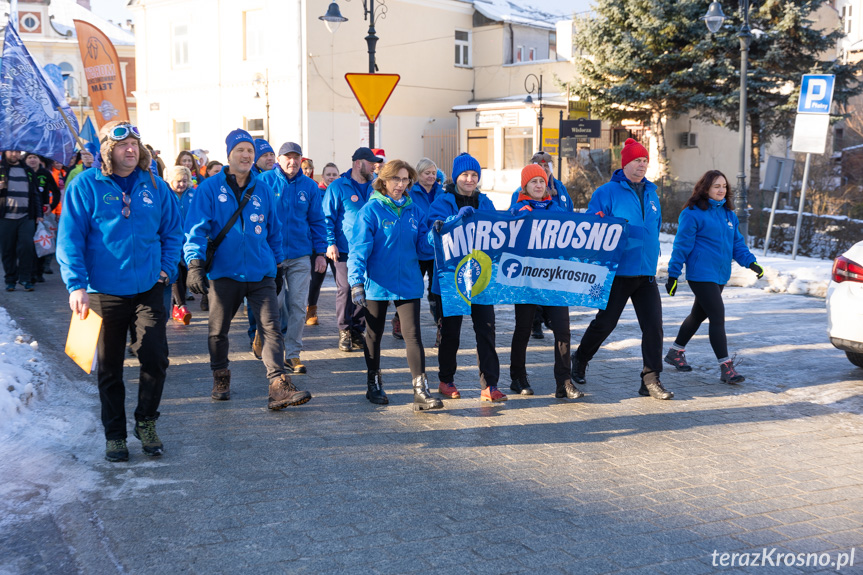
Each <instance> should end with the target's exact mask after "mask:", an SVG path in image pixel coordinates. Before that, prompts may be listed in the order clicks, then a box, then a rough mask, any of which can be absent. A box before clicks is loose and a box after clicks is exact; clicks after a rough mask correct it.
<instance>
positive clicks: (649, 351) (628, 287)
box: [552, 276, 662, 373]
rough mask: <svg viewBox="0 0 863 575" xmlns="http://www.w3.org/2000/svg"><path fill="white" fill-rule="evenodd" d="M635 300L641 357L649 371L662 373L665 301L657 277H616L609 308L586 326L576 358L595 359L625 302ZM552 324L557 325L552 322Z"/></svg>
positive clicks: (599, 312) (600, 312) (614, 325)
mask: <svg viewBox="0 0 863 575" xmlns="http://www.w3.org/2000/svg"><path fill="white" fill-rule="evenodd" d="M629 300H632V307H633V308H635V316H636V317H637V318H638V326H639V327H640V328H641V357H642V360H643V361H644V367H645V368H646V369H647V370H648V371H655V372H657V373H659V372H661V371H662V301H661V300H660V299H659V289H658V288H657V286H656V278H655V277H654V276H617V277H615V278H614V282H613V283H612V284H611V294H610V295H609V296H608V305H607V306H606V307H605V309H601V310H599V311H598V312H597V313H596V317H595V318H594V319H593V321H591V322H590V325H589V326H587V329H586V330H585V332H584V336H583V337H582V338H581V343H580V344H578V349H577V350H576V351H575V356H576V358H578V360H579V361H581V362H588V361H590V360H591V359H593V356H594V355H596V352H597V351H599V348H600V347H601V346H602V344H603V342H604V341H605V340H606V338H607V337H608V336H609V335H611V332H612V331H614V328H615V327H617V322H618V320H619V319H620V314H622V313H623V308H624V307H626V302H627V301H629ZM552 325H554V323H553V322H552Z"/></svg>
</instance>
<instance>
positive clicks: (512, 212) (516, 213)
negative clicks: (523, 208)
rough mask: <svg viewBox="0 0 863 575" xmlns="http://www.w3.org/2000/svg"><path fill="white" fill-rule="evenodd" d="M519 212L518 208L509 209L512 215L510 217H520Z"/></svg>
mask: <svg viewBox="0 0 863 575" xmlns="http://www.w3.org/2000/svg"><path fill="white" fill-rule="evenodd" d="M518 211H519V210H518V208H510V209H509V213H510V215H512V216H517V215H518Z"/></svg>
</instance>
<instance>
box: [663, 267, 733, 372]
mask: <svg viewBox="0 0 863 575" xmlns="http://www.w3.org/2000/svg"><path fill="white" fill-rule="evenodd" d="M687 283H689V289H691V290H692V293H694V294H695V303H693V304H692V311H690V312H689V315H688V316H686V319H685V320H683V323H682V324H681V325H680V331H678V332H677V338H676V339H675V340H674V343H676V344H677V345H679V346H680V347H686V344H687V343H689V340H691V339H692V336H694V335H695V332H697V331H698V328H699V327H700V326H701V324H702V322H704V320H705V319H709V320H710V330H709V332H708V333H709V335H710V347H712V348H713V353H715V354H716V359H725V358H726V357H728V339H727V338H726V336H725V303H724V302H723V301H722V290H723V289H725V286H724V285H719V284H717V283H713V282H687Z"/></svg>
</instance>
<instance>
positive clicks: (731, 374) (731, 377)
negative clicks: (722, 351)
mask: <svg viewBox="0 0 863 575" xmlns="http://www.w3.org/2000/svg"><path fill="white" fill-rule="evenodd" d="M735 367H736V366H735V365H734V358H731V359H729V360H728V361H726V362H724V363H720V364H719V381H721V382H722V383H728V384H731V385H738V384H740V383H743V382H744V381H746V378H745V377H743V376H742V375H740V374H739V373H737V370H736V369H734V368H735Z"/></svg>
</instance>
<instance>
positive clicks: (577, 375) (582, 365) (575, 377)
mask: <svg viewBox="0 0 863 575" xmlns="http://www.w3.org/2000/svg"><path fill="white" fill-rule="evenodd" d="M586 371H587V362H586V361H584V362H582V361H580V360H579V359H578V358H577V357H575V354H574V353H573V354H572V369H571V370H570V373H569V375H570V377H572V381H574V382H575V383H577V384H579V385H584V384H585V383H587V380H586V379H585V378H584V373H585V372H586Z"/></svg>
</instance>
